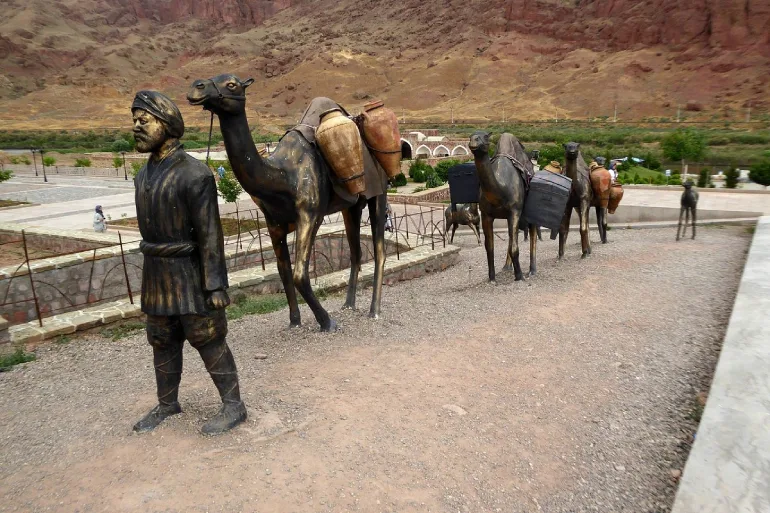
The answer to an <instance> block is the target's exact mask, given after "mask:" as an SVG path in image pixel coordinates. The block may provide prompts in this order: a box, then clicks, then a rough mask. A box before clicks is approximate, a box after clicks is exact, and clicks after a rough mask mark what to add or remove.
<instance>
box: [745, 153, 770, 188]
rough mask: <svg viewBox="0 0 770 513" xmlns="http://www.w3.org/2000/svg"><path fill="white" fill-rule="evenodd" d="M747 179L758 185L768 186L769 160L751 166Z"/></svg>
mask: <svg viewBox="0 0 770 513" xmlns="http://www.w3.org/2000/svg"><path fill="white" fill-rule="evenodd" d="M749 179H750V180H751V181H752V182H756V183H758V184H759V185H764V186H768V185H770V159H765V160H762V161H761V162H760V163H759V164H754V165H753V166H751V171H750V172H749Z"/></svg>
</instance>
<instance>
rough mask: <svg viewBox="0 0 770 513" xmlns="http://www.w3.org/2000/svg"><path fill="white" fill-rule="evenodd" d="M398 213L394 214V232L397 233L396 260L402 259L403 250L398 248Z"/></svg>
mask: <svg viewBox="0 0 770 513" xmlns="http://www.w3.org/2000/svg"><path fill="white" fill-rule="evenodd" d="M396 219H397V217H396V214H395V213H394V214H393V233H394V234H395V235H396V260H401V251H399V249H398V223H397V222H396Z"/></svg>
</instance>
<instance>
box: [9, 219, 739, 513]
mask: <svg viewBox="0 0 770 513" xmlns="http://www.w3.org/2000/svg"><path fill="white" fill-rule="evenodd" d="M576 235H577V234H575V233H573V234H572V235H571V241H570V244H569V247H568V254H567V256H566V259H565V261H562V262H560V263H557V262H556V259H555V256H556V243H555V242H552V241H544V242H543V243H541V245H540V248H539V257H540V259H539V260H540V266H539V274H538V276H536V277H533V278H529V279H527V280H526V281H523V282H514V281H513V279H512V276H511V274H512V273H510V272H502V273H501V274H500V276H499V278H498V285H497V286H493V285H490V284H488V283H487V282H486V264H485V257H484V253H483V249H481V248H480V247H478V246H476V244H475V240H474V238H473V236H472V235H465V236H462V237H460V236H458V238H456V240H455V241H456V242H457V241H458V239H459V244H460V245H462V246H463V251H462V252H461V262H460V264H459V265H457V266H455V267H453V268H452V269H450V270H448V271H445V272H443V273H441V274H437V275H431V276H426V277H425V278H423V279H419V280H414V281H411V282H406V283H399V284H397V285H395V286H392V287H387V288H386V289H385V291H384V295H383V308H384V314H383V316H382V318H381V319H379V320H371V319H368V318H367V317H366V315H365V312H366V307H367V306H368V301H369V298H370V292H371V291H370V290H368V289H367V290H365V291H362V292H361V294H360V297H359V305H360V306H361V308H362V311H358V312H341V311H339V309H340V307H341V303H342V299H341V298H339V297H334V298H330V299H328V300H327V301H326V305H327V307H328V308H330V309H331V310H332V311H334V312H335V317H336V318H337V320H338V322H339V323H340V326H341V330H340V331H339V332H338V333H336V334H332V335H329V334H321V333H319V332H318V331H317V328H316V325H315V324H314V323H313V321H312V316H311V315H310V312H309V311H308V309H307V307H305V306H303V307H302V313H303V319H304V321H305V326H304V327H302V328H299V329H295V330H291V331H289V330H287V326H288V312H287V311H286V310H282V311H279V312H274V313H271V314H267V315H262V316H252V317H247V318H244V319H241V320H239V321H235V322H231V323H230V336H229V341H230V344H231V347H232V349H233V352H234V354H235V358H236V361H237V363H238V366H239V372H240V376H241V390H242V391H243V395H244V399H245V401H246V403H247V406H248V408H249V420H248V422H247V423H246V424H245V425H243V426H241V427H239V428H237V429H235V430H234V431H233V432H231V433H230V434H227V435H224V436H221V437H217V438H204V437H203V436H201V435H200V434H199V432H198V430H199V428H200V426H201V424H202V422H203V421H204V419H205V418H206V417H208V416H210V415H212V414H213V413H215V412H216V410H217V408H218V398H217V396H216V391H215V389H214V387H213V385H212V384H211V382H210V380H209V378H208V376H207V374H206V373H205V370H204V368H203V364H202V363H201V361H200V358H199V357H198V355H197V353H196V352H195V351H194V350H192V349H190V348H189V347H188V348H187V349H186V354H185V358H186V363H185V374H184V377H183V380H182V387H181V397H180V400H181V403H182V406H183V408H184V413H183V414H181V415H179V416H177V417H175V418H173V419H171V420H169V421H167V422H166V423H165V424H164V425H162V426H161V427H160V428H159V429H157V430H156V431H155V432H154V433H152V434H148V435H142V436H137V435H133V434H132V433H131V426H132V424H133V423H134V422H135V421H136V420H137V419H138V418H139V417H141V416H142V415H143V414H144V413H145V412H146V411H147V410H148V409H150V408H151V407H152V406H153V405H154V403H155V397H154V379H153V370H152V357H151V350H150V347H149V346H148V345H147V344H146V342H145V340H144V336H143V334H137V335H134V336H132V337H130V338H127V339H124V340H121V341H117V342H112V341H109V340H107V339H104V338H101V337H99V336H89V337H86V338H84V339H80V340H75V341H72V342H70V343H69V344H66V345H62V344H59V345H51V346H48V347H44V348H41V349H39V350H38V361H36V362H34V363H29V364H24V365H20V366H18V367H16V368H15V369H14V370H13V371H11V372H8V373H4V374H2V375H0V439H2V442H3V450H2V451H0V510H2V511H9V512H10V511H18V512H21V511H23V512H42V511H60V512H68V513H69V512H75V511H78V512H91V511H109V512H166V513H168V512H180V513H181V512H211V513H214V512H228V513H229V512H241V511H242V512H253V511H259V512H282V513H284V512H311V511H313V512H342V511H362V512H429V511H432V512H458V511H459V512H487V511H489V512H527V513H529V512H533V513H534V512H563V513H566V512H573V513H574V512H613V513H621V512H628V513H653V512H665V511H669V510H670V507H671V503H672V501H673V496H674V492H675V487H676V481H675V479H676V475H677V474H676V471H677V470H680V469H681V468H682V467H683V464H684V461H685V459H686V455H687V452H688V451H689V445H690V443H691V440H692V436H693V433H694V431H695V429H696V428H697V424H696V421H695V419H696V418H697V406H696V405H697V402H696V397H697V395H698V393H699V392H701V393H702V392H705V391H707V389H708V384H709V383H710V379H711V375H712V372H713V369H714V366H715V363H716V359H717V357H718V353H719V349H720V346H721V341H722V338H723V335H724V331H725V326H726V323H727V321H728V318H729V315H730V312H731V309H732V304H733V300H734V296H735V293H736V289H737V285H738V283H739V279H740V276H741V269H742V266H743V262H744V260H745V255H746V251H747V248H748V245H749V242H750V235H749V233H748V230H746V229H745V228H742V227H732V228H703V229H701V230H700V232H699V236H698V238H697V239H696V240H694V241H692V240H689V239H687V240H684V241H681V242H678V243H677V242H675V241H674V235H675V234H674V231H673V230H672V229H666V230H662V229H661V230H639V231H619V230H615V231H612V232H610V234H609V236H610V240H611V243H610V244H608V245H606V246H603V245H601V244H598V243H597V242H596V234H595V233H592V238H593V239H594V241H593V242H594V247H593V249H594V251H593V255H592V256H591V257H590V258H589V259H587V260H581V259H580V258H579V254H580V251H579V246H578V244H579V237H577V236H576ZM496 242H497V263H498V268H500V267H502V264H503V263H504V260H503V254H504V251H503V243H502V241H501V240H499V239H498V240H497V241H496ZM527 253H528V252H527V251H526V250H525V251H524V252H523V254H524V256H525V258H524V259H523V261H526V255H527ZM684 262H686V265H684V264H683V263H684ZM263 355H266V356H267V358H266V359H263V358H264V356H263ZM694 412H695V413H694Z"/></svg>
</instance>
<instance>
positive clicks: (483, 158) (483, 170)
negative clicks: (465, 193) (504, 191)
mask: <svg viewBox="0 0 770 513" xmlns="http://www.w3.org/2000/svg"><path fill="white" fill-rule="evenodd" d="M473 157H474V159H475V161H476V171H478V173H477V174H478V176H479V183H480V184H481V187H482V188H483V189H487V190H489V189H494V188H495V187H496V186H497V180H496V179H495V174H494V172H493V171H492V160H491V159H490V158H489V153H488V152H486V151H485V152H484V153H481V152H479V154H474V155H473Z"/></svg>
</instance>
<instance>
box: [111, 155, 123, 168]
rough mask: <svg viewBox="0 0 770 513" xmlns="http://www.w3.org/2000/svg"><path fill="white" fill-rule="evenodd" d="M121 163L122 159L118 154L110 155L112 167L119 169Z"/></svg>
mask: <svg viewBox="0 0 770 513" xmlns="http://www.w3.org/2000/svg"><path fill="white" fill-rule="evenodd" d="M122 165H123V159H122V158H121V157H120V155H115V156H114V157H112V167H114V168H115V169H120V166H122Z"/></svg>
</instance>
